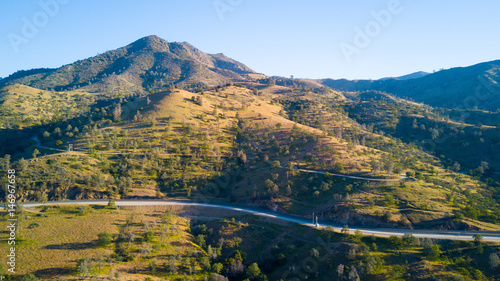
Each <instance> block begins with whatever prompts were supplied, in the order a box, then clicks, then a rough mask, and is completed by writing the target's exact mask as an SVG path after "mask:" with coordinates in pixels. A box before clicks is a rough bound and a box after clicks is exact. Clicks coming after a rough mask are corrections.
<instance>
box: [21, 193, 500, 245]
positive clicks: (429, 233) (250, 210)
mask: <svg viewBox="0 0 500 281" xmlns="http://www.w3.org/2000/svg"><path fill="white" fill-rule="evenodd" d="M115 202H116V205H117V206H194V207H209V208H216V209H222V210H231V211H239V212H242V213H247V214H252V215H256V216H260V217H265V218H272V219H277V220H282V221H287V222H292V223H298V224H301V225H305V226H309V227H317V228H325V227H327V226H332V227H333V228H334V229H335V231H340V230H341V229H342V227H343V225H341V224H334V223H327V222H323V221H319V223H318V224H317V225H316V224H313V223H311V220H310V219H306V218H303V217H298V216H293V215H288V214H282V213H278V212H273V211H269V210H264V209H260V208H254V207H249V206H240V205H233V204H225V203H206V202H194V201H177V200H115ZM106 204H108V200H68V201H49V202H47V203H45V205H106ZM22 205H23V206H24V207H37V206H42V205H44V204H43V203H37V202H32V203H22ZM349 229H350V231H351V232H353V231H356V230H360V231H361V232H362V233H363V234H364V235H374V236H381V237H388V236H391V235H395V236H403V235H404V234H405V233H410V234H412V235H413V236H415V237H417V238H432V239H449V240H473V239H474V238H473V236H474V235H475V234H478V233H479V234H481V235H482V236H483V240H484V241H490V242H500V232H489V231H445V230H443V231H440V230H412V229H390V228H366V227H349Z"/></svg>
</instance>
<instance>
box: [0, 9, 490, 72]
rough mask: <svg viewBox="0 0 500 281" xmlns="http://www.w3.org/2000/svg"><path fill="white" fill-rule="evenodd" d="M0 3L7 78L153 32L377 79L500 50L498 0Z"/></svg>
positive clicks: (274, 64)
mask: <svg viewBox="0 0 500 281" xmlns="http://www.w3.org/2000/svg"><path fill="white" fill-rule="evenodd" d="M58 1H60V2H58ZM43 3H45V5H44V4H43ZM54 3H55V4H54ZM0 5H1V8H2V9H1V12H0V13H1V16H0V50H1V53H0V77H6V76H7V75H9V74H11V73H13V72H15V71H17V70H21V69H31V68H38V67H59V66H61V65H64V64H68V63H71V62H74V61H76V60H79V59H84V58H87V57H91V56H95V55H97V54H98V53H103V52H105V51H107V50H112V49H115V48H119V47H122V46H124V45H127V44H129V43H131V42H133V41H135V40H137V39H139V38H141V37H144V36H147V35H152V34H155V35H158V36H160V37H161V38H163V39H165V40H167V41H187V42H189V43H191V44H193V45H194V46H196V47H197V48H198V49H200V50H202V51H204V52H207V53H224V54H226V55H227V56H229V57H231V58H234V59H236V60H238V61H241V62H242V63H244V64H246V65H248V66H249V67H251V68H252V69H254V70H255V71H257V72H261V73H264V74H267V75H280V76H290V75H294V76H295V77H306V78H327V77H330V78H348V79H378V78H381V77H387V76H399V75H404V74H408V73H411V72H415V71H420V70H422V71H428V72H431V71H433V70H439V69H440V68H450V67H456V66H468V65H472V64H476V63H479V62H484V61H490V60H496V59H500V53H499V51H500V36H498V34H499V33H498V32H499V31H498V30H499V28H500V17H499V16H498V14H499V12H500V1H493V0H490V1H483V0H478V1H470V0H440V1H430V0H413V1H412V0H382V1H380V0H342V1H341V0H316V1H315V0H309V1H302V0H300V1H299V0H275V1H272V0H267V1H265V0H203V1H202V0H190V1H186V0H184V1H180V0H145V1H131V0H121V1H114V0H109V1H97V0H86V1H77V0H64V1H63V0H39V1H14V0H10V1H9V0H7V1H2V3H1V4H0ZM43 6H45V9H44V7H43ZM47 7H48V8H47ZM375 15H379V16H375ZM31 25H32V26H31ZM30 26H31V27H35V29H33V28H31V29H30V28H29V27H30Z"/></svg>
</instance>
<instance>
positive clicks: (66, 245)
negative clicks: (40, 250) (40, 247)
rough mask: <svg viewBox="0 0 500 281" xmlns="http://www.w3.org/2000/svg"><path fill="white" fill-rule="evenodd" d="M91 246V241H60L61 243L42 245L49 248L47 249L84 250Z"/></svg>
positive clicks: (92, 245) (92, 244)
mask: <svg viewBox="0 0 500 281" xmlns="http://www.w3.org/2000/svg"><path fill="white" fill-rule="evenodd" d="M92 247H94V243H92V242H87V243H62V244H54V245H47V246H45V247H44V249H49V250H84V249H89V248H92Z"/></svg>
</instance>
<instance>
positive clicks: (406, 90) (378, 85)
mask: <svg viewBox="0 0 500 281" xmlns="http://www.w3.org/2000/svg"><path fill="white" fill-rule="evenodd" d="M319 82H320V83H322V84H323V85H325V86H328V87H330V88H332V89H335V90H342V91H366V90H376V91H384V92H388V93H391V94H394V95H396V96H398V97H401V98H408V99H411V100H415V101H417V102H423V103H426V104H429V105H431V106H437V107H448V108H461V109H473V108H478V109H486V110H490V111H495V110H498V109H499V108H500V86H499V85H500V60H495V61H490V62H483V63H479V64H475V65H472V66H468V67H455V68H450V69H447V70H441V71H438V72H435V73H431V74H428V75H425V76H423V77H420V78H414V79H406V80H401V79H382V80H346V79H339V80H334V79H321V80H319Z"/></svg>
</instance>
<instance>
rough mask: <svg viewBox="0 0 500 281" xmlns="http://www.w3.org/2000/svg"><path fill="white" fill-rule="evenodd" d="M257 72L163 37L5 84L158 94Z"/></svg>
mask: <svg viewBox="0 0 500 281" xmlns="http://www.w3.org/2000/svg"><path fill="white" fill-rule="evenodd" d="M254 73H255V72H254V71H253V70H252V69H250V68H248V67H247V66H245V65H244V64H242V63H240V62H237V61H235V60H233V59H230V58H228V57H226V56H225V55H223V54H213V55H212V54H206V53H204V52H202V51H200V50H198V49H197V48H195V47H193V46H192V45H190V44H188V43H186V42H182V43H176V42H172V43H171V42H167V41H165V40H163V39H161V38H159V37H157V36H147V37H144V38H141V39H139V40H137V41H135V42H133V43H132V44H130V45H127V46H125V47H122V48H119V49H116V50H112V51H108V52H105V53H103V54H100V55H98V56H95V57H91V58H88V59H84V60H80V61H77V62H75V63H71V64H68V65H64V66H62V67H60V68H56V69H34V70H29V71H18V72H16V73H14V74H12V75H10V76H9V77H7V78H5V79H3V80H1V81H0V84H5V83H19V84H23V85H27V86H31V87H35V88H39V89H44V90H52V89H53V90H56V91H62V90H73V89H77V88H80V89H82V90H84V91H89V92H104V93H111V92H115V93H116V92H120V93H123V94H125V95H126V94H130V93H135V92H145V91H151V90H154V91H157V90H161V89H162V88H165V87H168V86H169V85H207V86H214V85H219V84H223V83H227V82H229V81H234V80H246V79H248V74H254Z"/></svg>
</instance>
